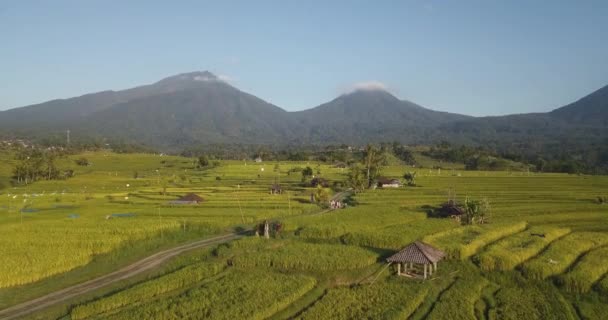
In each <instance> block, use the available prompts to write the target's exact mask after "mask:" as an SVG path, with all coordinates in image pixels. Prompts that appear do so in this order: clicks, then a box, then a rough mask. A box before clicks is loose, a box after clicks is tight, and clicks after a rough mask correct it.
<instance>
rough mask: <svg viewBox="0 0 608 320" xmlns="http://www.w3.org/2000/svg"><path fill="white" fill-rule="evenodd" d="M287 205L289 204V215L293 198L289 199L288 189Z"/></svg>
mask: <svg viewBox="0 0 608 320" xmlns="http://www.w3.org/2000/svg"><path fill="white" fill-rule="evenodd" d="M287 205H289V215H291V199H289V191H287Z"/></svg>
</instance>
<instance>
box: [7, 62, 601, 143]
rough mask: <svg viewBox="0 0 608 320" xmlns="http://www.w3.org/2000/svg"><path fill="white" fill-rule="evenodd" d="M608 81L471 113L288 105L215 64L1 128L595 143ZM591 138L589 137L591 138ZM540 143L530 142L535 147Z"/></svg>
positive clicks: (401, 103)
mask: <svg viewBox="0 0 608 320" xmlns="http://www.w3.org/2000/svg"><path fill="white" fill-rule="evenodd" d="M607 119H608V86H605V87H603V88H600V89H599V90H597V91H595V92H593V93H591V94H590V95H588V96H585V97H583V98H581V99H579V100H577V101H575V102H573V103H570V104H568V105H566V106H564V107H561V108H557V109H555V110H552V111H550V112H546V113H527V114H517V115H505V116H489V117H473V116H468V115H462V114H456V113H449V112H441V111H435V110H431V109H427V108H425V107H423V106H420V105H418V104H416V103H414V102H410V101H407V100H401V99H399V98H397V97H395V96H394V95H392V94H391V93H390V92H388V91H386V90H383V89H379V88H374V89H373V90H372V89H358V90H354V91H352V92H349V93H346V94H342V95H340V96H338V97H336V98H334V99H332V100H331V101H328V102H326V103H323V104H320V105H319V106H316V107H313V108H310V109H306V110H301V111H286V110H284V109H282V108H280V107H278V106H276V105H273V104H271V103H269V102H267V101H265V100H263V99H260V98H258V97H256V96H254V95H252V94H249V93H246V92H243V91H241V90H239V89H238V88H235V87H234V86H232V85H230V84H229V83H228V82H226V81H224V80H222V79H221V78H220V77H218V76H216V75H214V74H213V73H211V72H209V71H195V72H188V73H181V74H177V75H174V76H169V77H166V78H163V79H161V80H159V81H157V82H154V83H151V84H147V85H142V86H137V87H133V88H129V89H125V90H118V91H112V90H107V91H100V92H96V93H91V94H85V95H82V96H79V97H73V98H68V99H57V100H51V101H47V102H43V103H40V104H34V105H30V106H25V107H20V108H14V109H9V110H6V111H2V112H0V135H2V136H4V137H25V138H33V139H47V140H49V139H50V138H52V137H60V136H62V135H63V132H65V130H66V129H68V128H69V129H70V130H72V131H73V132H74V134H73V136H74V137H81V138H90V139H102V140H104V139H105V140H120V141H127V142H131V143H142V144H146V145H149V146H153V147H155V148H159V149H163V150H164V149H167V150H179V149H180V148H183V147H185V146H190V145H197V144H217V143H220V144H223V143H244V144H272V145H285V144H332V143H346V144H364V143H369V142H382V141H400V142H402V143H407V144H429V143H434V142H438V141H443V140H445V141H450V142H454V143H463V144H471V145H490V146H493V147H496V148H501V147H504V148H508V147H512V146H513V145H528V144H530V143H531V141H535V143H537V144H539V145H548V144H558V143H559V141H560V140H564V139H567V140H568V141H571V140H573V141H575V142H574V143H579V142H580V143H581V144H583V145H588V144H589V143H598V141H602V139H604V138H605V137H607V136H608V133H607V132H606V131H607V129H606V128H607V127H608V125H607V123H608V120H607ZM585 140H590V141H591V142H585ZM537 149H538V148H536V149H535V148H530V150H537Z"/></svg>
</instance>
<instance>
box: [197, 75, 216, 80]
mask: <svg viewBox="0 0 608 320" xmlns="http://www.w3.org/2000/svg"><path fill="white" fill-rule="evenodd" d="M194 80H195V81H216V80H215V79H214V78H211V77H207V76H195V77H194Z"/></svg>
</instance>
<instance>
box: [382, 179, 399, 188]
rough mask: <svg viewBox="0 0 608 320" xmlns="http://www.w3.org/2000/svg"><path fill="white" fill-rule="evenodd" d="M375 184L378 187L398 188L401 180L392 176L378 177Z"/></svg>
mask: <svg viewBox="0 0 608 320" xmlns="http://www.w3.org/2000/svg"><path fill="white" fill-rule="evenodd" d="M377 186H378V188H399V187H401V181H399V179H394V178H385V177H380V178H378V182H377Z"/></svg>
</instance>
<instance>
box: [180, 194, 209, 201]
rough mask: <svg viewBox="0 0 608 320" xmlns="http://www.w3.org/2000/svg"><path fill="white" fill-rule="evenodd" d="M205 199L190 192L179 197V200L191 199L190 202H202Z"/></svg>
mask: <svg viewBox="0 0 608 320" xmlns="http://www.w3.org/2000/svg"><path fill="white" fill-rule="evenodd" d="M203 200H204V199H203V198H201V197H200V196H199V195H196V194H194V193H188V194H187V195H185V196H183V197H181V198H179V201H190V202H202V201H203Z"/></svg>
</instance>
